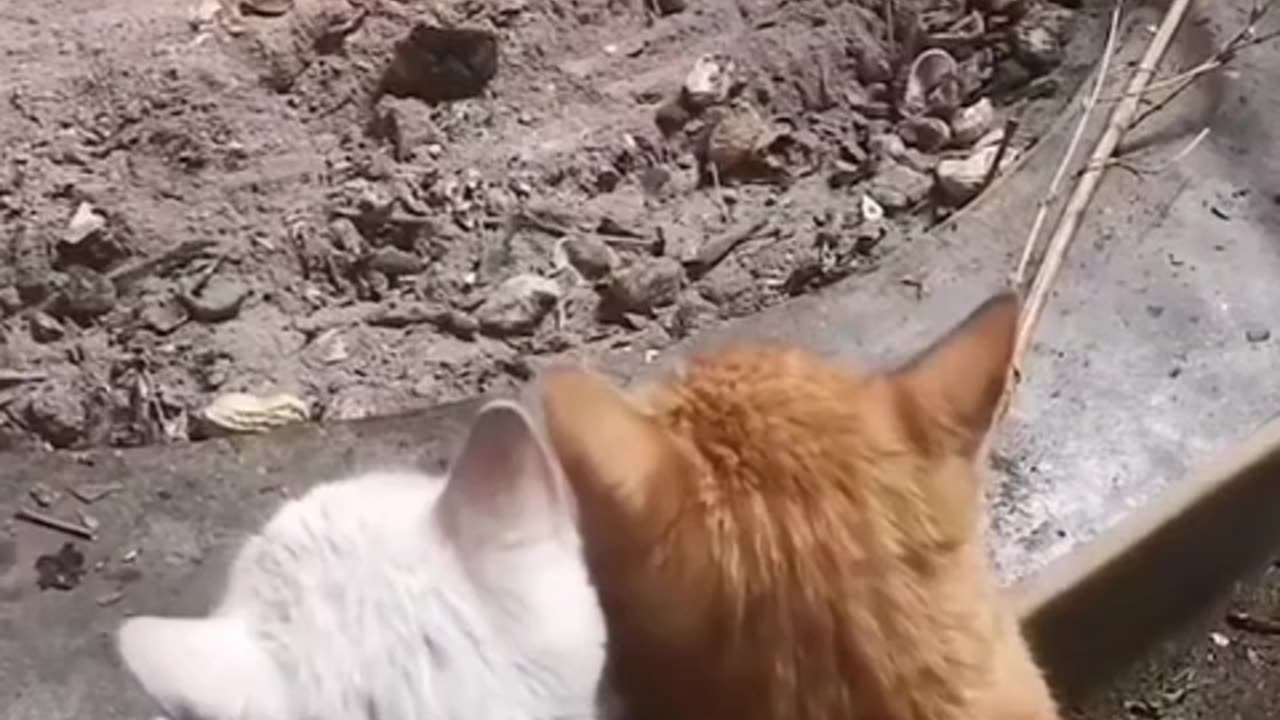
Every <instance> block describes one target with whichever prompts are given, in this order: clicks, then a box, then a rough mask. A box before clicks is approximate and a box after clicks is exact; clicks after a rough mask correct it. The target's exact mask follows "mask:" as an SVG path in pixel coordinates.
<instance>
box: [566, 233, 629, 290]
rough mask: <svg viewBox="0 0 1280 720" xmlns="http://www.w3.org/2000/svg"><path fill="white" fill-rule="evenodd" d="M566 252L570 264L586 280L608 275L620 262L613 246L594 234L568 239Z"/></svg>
mask: <svg viewBox="0 0 1280 720" xmlns="http://www.w3.org/2000/svg"><path fill="white" fill-rule="evenodd" d="M564 254H565V258H566V259H567V260H568V261H569V264H570V265H572V266H573V268H574V269H575V270H577V271H578V274H580V275H581V276H582V277H583V278H584V279H586V280H599V279H601V278H603V277H606V276H607V275H608V274H609V273H610V272H612V271H613V267H614V265H616V264H617V262H618V258H617V255H616V254H615V253H614V252H613V248H611V247H609V245H608V243H606V242H605V241H603V240H601V239H600V238H598V237H596V236H594V235H583V236H579V237H571V238H568V239H566V240H565V241H564Z"/></svg>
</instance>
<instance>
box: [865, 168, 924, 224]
mask: <svg viewBox="0 0 1280 720" xmlns="http://www.w3.org/2000/svg"><path fill="white" fill-rule="evenodd" d="M932 188H933V180H932V179H931V178H930V177H929V176H928V175H925V174H924V173H921V172H917V171H915V170H912V169H911V168H909V167H907V166H906V165H901V164H898V163H889V164H886V165H885V166H883V167H882V168H881V170H880V172H879V174H877V175H876V177H875V178H874V179H872V181H871V184H870V186H869V187H868V188H867V194H868V195H870V196H871V199H872V200H875V201H876V202H877V203H879V204H880V205H881V207H883V208H884V209H885V210H886V211H888V212H896V211H899V210H905V209H907V208H909V207H911V206H913V205H915V204H916V203H918V202H920V201H921V200H923V199H925V197H926V196H928V194H929V191H930V190H931V189H932Z"/></svg>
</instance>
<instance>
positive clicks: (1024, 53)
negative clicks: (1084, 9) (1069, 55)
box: [1012, 2, 1075, 75]
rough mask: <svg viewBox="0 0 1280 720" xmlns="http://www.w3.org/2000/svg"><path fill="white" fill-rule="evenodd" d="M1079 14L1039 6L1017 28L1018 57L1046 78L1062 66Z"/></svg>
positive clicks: (1014, 36) (1014, 42) (1015, 49)
mask: <svg viewBox="0 0 1280 720" xmlns="http://www.w3.org/2000/svg"><path fill="white" fill-rule="evenodd" d="M1074 18H1075V12H1074V11H1072V10H1069V9H1067V8H1064V7H1062V6H1060V5H1054V4H1052V3H1044V2H1042V3H1036V4H1035V5H1034V6H1033V7H1032V8H1031V10H1030V11H1028V12H1027V14H1026V15H1024V16H1023V17H1022V19H1021V20H1019V21H1018V23H1017V25H1014V27H1013V33H1012V45H1013V53H1014V56H1015V57H1017V58H1018V60H1019V61H1020V62H1021V63H1022V64H1023V65H1026V66H1027V69H1029V70H1030V71H1031V72H1033V73H1036V74H1039V75H1043V74H1044V73H1047V72H1049V71H1050V70H1053V69H1054V68H1056V67H1057V66H1058V65H1060V64H1062V60H1063V57H1064V55H1065V52H1066V42H1067V33H1068V32H1069V31H1070V29H1071V23H1072V20H1073V19H1074Z"/></svg>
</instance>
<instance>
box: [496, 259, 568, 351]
mask: <svg viewBox="0 0 1280 720" xmlns="http://www.w3.org/2000/svg"><path fill="white" fill-rule="evenodd" d="M560 297H561V291H560V286H559V285H557V284H556V282H555V281H554V280H551V279H548V278H545V277H542V276H541V275H534V274H532V273H523V274H520V275H516V276H514V277H511V278H509V279H507V280H505V281H503V282H502V283H501V284H499V285H498V286H497V287H496V288H494V289H493V291H492V292H490V293H489V296H488V298H486V299H485V301H484V302H483V303H481V304H480V307H478V308H476V311H475V320H476V322H477V323H478V324H479V326H480V331H481V332H483V333H485V334H488V335H493V336H497V337H503V336H508V335H528V334H531V333H532V332H533V331H534V330H537V328H538V325H539V324H541V322H542V319H543V318H544V317H546V316H547V313H549V312H551V310H552V309H553V308H554V307H555V306H556V303H558V302H559V301H560Z"/></svg>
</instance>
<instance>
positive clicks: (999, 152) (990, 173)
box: [978, 117, 1020, 194]
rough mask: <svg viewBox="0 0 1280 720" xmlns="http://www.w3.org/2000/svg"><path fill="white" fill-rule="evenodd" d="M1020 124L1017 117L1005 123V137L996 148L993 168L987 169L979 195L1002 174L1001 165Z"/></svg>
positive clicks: (992, 162)
mask: <svg viewBox="0 0 1280 720" xmlns="http://www.w3.org/2000/svg"><path fill="white" fill-rule="evenodd" d="M1019 122H1020V121H1019V120H1018V118H1016V117H1011V118H1009V119H1008V120H1005V121H1004V137H1002V138H1000V147H998V148H996V156H995V159H993V160H992V161H991V167H989V168H987V175H986V177H984V178H982V186H981V187H980V188H978V194H982V191H984V190H986V189H987V188H988V187H989V186H990V185H991V181H992V180H995V179H996V175H998V174H999V173H1000V165H1001V163H1003V162H1004V156H1005V153H1007V152H1009V144H1010V143H1012V142H1013V135H1014V133H1016V132H1018V124H1019Z"/></svg>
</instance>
